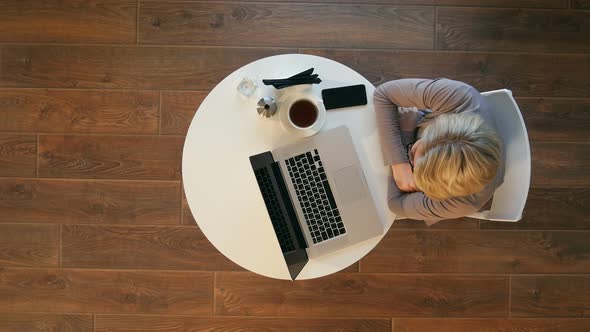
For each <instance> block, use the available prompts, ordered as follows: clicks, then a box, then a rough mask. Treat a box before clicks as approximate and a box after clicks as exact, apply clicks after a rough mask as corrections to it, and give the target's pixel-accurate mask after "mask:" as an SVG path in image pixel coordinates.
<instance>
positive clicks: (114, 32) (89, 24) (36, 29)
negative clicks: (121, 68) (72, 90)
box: [0, 0, 137, 43]
mask: <svg viewBox="0 0 590 332" xmlns="http://www.w3.org/2000/svg"><path fill="white" fill-rule="evenodd" d="M136 13H137V5H136V1H135V0H116V1H108V0H85V1H80V0H52V1H47V0H43V1H39V0H3V1H2V2H0V42H18V43H22V42H26V43H55V42H59V43H135V24H136Z"/></svg>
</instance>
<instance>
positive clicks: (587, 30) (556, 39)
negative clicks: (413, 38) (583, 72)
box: [436, 7, 590, 53]
mask: <svg viewBox="0 0 590 332" xmlns="http://www.w3.org/2000/svg"><path fill="white" fill-rule="evenodd" d="M437 15H438V16H437V25H436V33H437V38H436V48H437V49H441V50H455V51H508V52H559V53H589V52H590V43H588V35H590V12H584V11H555V10H536V9H535V10H523V9H490V8H457V7H448V8H445V7H441V8H439V9H438V14H437Z"/></svg>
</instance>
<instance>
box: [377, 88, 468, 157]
mask: <svg viewBox="0 0 590 332" xmlns="http://www.w3.org/2000/svg"><path fill="white" fill-rule="evenodd" d="M474 93H477V91H476V90H475V89H473V88H472V87H471V86H469V85H468V84H465V83H463V82H458V81H453V80H449V79H445V78H439V79H435V80H430V79H417V78H412V79H401V80H395V81H389V82H386V83H384V84H382V85H380V86H379V87H378V88H377V89H375V93H374V95H373V105H374V107H375V115H376V117H377V131H378V132H379V138H380V141H381V149H382V153H383V157H384V160H385V164H386V165H393V164H401V163H405V162H408V158H407V156H406V152H405V147H404V146H403V144H402V141H401V135H400V123H399V121H400V117H399V112H398V107H417V108H419V109H430V110H431V111H432V116H436V115H438V114H443V113H452V112H455V111H456V110H458V109H464V108H465V106H466V105H471V104H472V103H473V101H474V98H473V94H474Z"/></svg>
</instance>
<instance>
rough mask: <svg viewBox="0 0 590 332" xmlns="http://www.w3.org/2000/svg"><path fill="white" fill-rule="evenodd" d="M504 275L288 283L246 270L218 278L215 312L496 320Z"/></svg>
mask: <svg viewBox="0 0 590 332" xmlns="http://www.w3.org/2000/svg"><path fill="white" fill-rule="evenodd" d="M507 285H508V280H507V278H506V277H502V276H442V275H431V276H419V275H387V274H358V273H351V274H347V273H338V274H334V275H330V276H326V277H322V278H318V279H312V280H303V281H298V282H291V281H285V280H275V279H268V278H265V277H262V276H258V275H255V274H252V273H247V272H219V273H217V274H216V287H215V296H216V303H215V313H216V314H219V315H231V316H233V315H242V316H268V315H276V316H289V317H293V316H314V317H318V316H334V315H337V316H338V317H350V316H352V317H395V316H408V317H457V316H461V317H473V316H475V317H500V316H505V315H506V314H507V310H508V290H507Z"/></svg>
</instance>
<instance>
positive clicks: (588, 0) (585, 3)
mask: <svg viewBox="0 0 590 332" xmlns="http://www.w3.org/2000/svg"><path fill="white" fill-rule="evenodd" d="M570 1H571V6H572V8H573V9H590V0H570Z"/></svg>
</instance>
